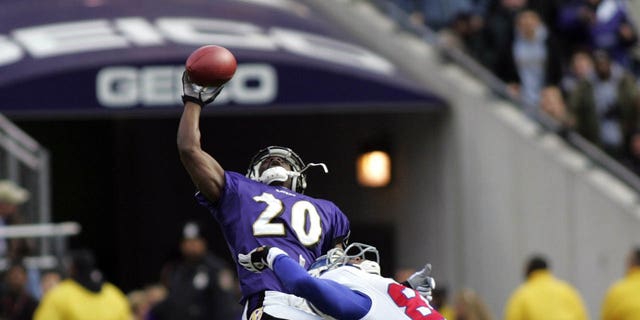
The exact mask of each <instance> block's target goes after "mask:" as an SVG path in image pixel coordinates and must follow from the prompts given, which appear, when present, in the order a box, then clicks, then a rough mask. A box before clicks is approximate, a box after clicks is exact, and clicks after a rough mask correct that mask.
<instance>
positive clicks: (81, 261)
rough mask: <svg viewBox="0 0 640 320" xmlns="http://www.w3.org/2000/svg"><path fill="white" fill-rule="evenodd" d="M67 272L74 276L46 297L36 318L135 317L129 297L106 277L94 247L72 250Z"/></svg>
mask: <svg viewBox="0 0 640 320" xmlns="http://www.w3.org/2000/svg"><path fill="white" fill-rule="evenodd" d="M67 272H68V273H69V276H70V277H69V278H68V279H66V280H63V281H62V282H60V283H59V284H58V285H56V286H55V287H53V288H52V289H51V290H49V291H48V292H47V293H46V294H45V295H44V296H43V297H42V300H41V301H40V305H39V306H38V308H37V309H36V312H35V316H34V320H62V319H64V320H85V319H92V320H102V319H105V320H106V319H109V320H114V319H118V320H130V319H131V317H132V315H131V309H130V307H129V302H128V301H127V297H126V296H125V295H124V293H122V291H121V290H120V289H119V288H118V287H116V286H115V285H113V284H111V283H108V282H106V281H105V280H104V279H103V277H102V273H101V272H100V271H99V270H98V269H97V268H96V264H95V260H94V256H93V254H92V253H91V252H90V251H88V250H78V251H74V252H72V254H71V261H70V262H69V268H68V270H67Z"/></svg>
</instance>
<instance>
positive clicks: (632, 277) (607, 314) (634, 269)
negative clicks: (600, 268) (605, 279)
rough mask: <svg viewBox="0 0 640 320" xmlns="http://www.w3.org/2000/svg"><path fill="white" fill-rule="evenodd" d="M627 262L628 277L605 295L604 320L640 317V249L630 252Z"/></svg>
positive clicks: (603, 305) (626, 319) (619, 281)
mask: <svg viewBox="0 0 640 320" xmlns="http://www.w3.org/2000/svg"><path fill="white" fill-rule="evenodd" d="M626 262H627V263H626V275H625V276H624V278H622V279H620V280H618V281H617V282H616V283H614V284H613V285H612V286H611V287H610V288H609V289H608V290H607V293H606V294H605V297H604V301H603V303H602V309H601V316H600V319H602V320H634V319H638V317H639V316H640V247H636V248H634V249H632V250H631V251H630V252H629V254H628V256H627V261H626Z"/></svg>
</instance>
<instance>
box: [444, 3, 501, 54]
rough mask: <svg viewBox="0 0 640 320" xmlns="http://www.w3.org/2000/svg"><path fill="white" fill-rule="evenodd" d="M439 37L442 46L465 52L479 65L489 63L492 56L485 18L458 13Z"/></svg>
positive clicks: (476, 14) (475, 13)
mask: <svg viewBox="0 0 640 320" xmlns="http://www.w3.org/2000/svg"><path fill="white" fill-rule="evenodd" d="M438 37H439V40H438V41H439V43H440V45H441V46H443V47H445V48H451V49H458V50H460V51H463V52H465V53H466V54H468V55H469V56H471V57H473V58H474V59H475V60H476V61H478V62H479V63H482V62H483V61H487V60H488V59H489V56H490V54H491V52H490V51H489V50H488V48H487V46H486V39H485V38H484V17H483V16H482V15H480V14H478V13H477V12H473V11H460V12H458V13H456V15H455V16H454V17H453V19H452V20H451V21H450V23H449V24H448V26H447V27H446V28H443V29H441V30H440V31H439V32H438Z"/></svg>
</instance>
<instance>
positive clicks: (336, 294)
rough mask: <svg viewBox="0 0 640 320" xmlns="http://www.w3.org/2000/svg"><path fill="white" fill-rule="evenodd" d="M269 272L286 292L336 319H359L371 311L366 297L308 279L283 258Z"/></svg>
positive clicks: (319, 280) (336, 286)
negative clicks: (272, 273)
mask: <svg viewBox="0 0 640 320" xmlns="http://www.w3.org/2000/svg"><path fill="white" fill-rule="evenodd" d="M273 272H274V273H275V274H276V276H278V279H279V280H280V282H281V283H282V284H283V285H284V287H285V288H286V289H287V290H288V291H289V292H291V293H292V294H294V295H296V296H298V297H303V298H305V299H307V301H309V302H310V303H311V304H312V305H313V306H314V307H315V308H317V309H318V310H320V311H321V312H322V313H324V314H327V315H330V316H332V317H334V318H336V319H361V318H362V317H364V316H365V315H366V314H367V313H368V312H369V309H370V308H371V298H369V297H368V296H366V295H364V294H362V293H360V292H358V291H354V290H351V289H349V288H348V287H346V286H344V285H341V284H339V283H337V282H335V281H332V280H328V279H321V278H314V277H312V276H310V275H309V274H308V273H307V270H305V269H304V268H302V267H301V266H300V265H299V264H297V263H296V261H295V260H293V259H291V258H290V257H289V256H287V255H280V256H278V257H276V258H275V259H274V261H273Z"/></svg>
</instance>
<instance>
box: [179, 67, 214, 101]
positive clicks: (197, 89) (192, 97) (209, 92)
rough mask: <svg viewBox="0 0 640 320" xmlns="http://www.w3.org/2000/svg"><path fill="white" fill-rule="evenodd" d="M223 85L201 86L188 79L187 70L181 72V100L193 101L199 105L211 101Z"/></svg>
mask: <svg viewBox="0 0 640 320" xmlns="http://www.w3.org/2000/svg"><path fill="white" fill-rule="evenodd" d="M223 87H224V85H220V86H217V87H203V86H200V85H197V84H195V83H193V82H192V81H191V79H189V75H188V74H187V72H186V71H185V72H183V73H182V93H183V95H182V102H187V101H191V102H195V103H197V104H198V105H200V106H201V107H204V106H206V105H207V104H209V103H211V102H213V100H215V99H216V97H217V96H218V95H219V94H220V92H221V91H222V88H223Z"/></svg>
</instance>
